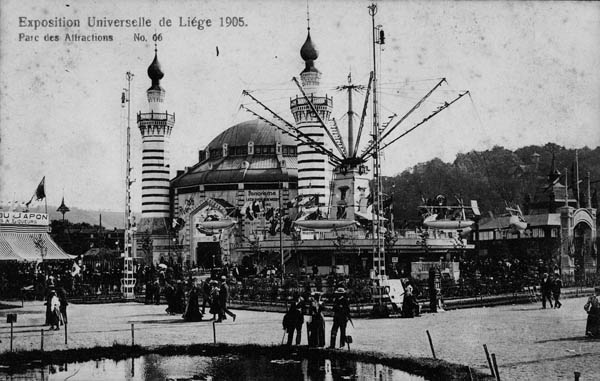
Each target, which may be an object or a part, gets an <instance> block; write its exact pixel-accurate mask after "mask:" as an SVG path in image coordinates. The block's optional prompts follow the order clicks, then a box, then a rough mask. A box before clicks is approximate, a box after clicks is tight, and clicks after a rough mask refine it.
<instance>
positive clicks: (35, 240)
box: [0, 232, 75, 262]
mask: <svg viewBox="0 0 600 381" xmlns="http://www.w3.org/2000/svg"><path fill="white" fill-rule="evenodd" d="M41 248H44V249H41ZM42 250H43V251H44V255H43V256H42ZM73 258H75V257H74V256H72V255H69V254H67V253H65V252H64V251H63V250H62V249H61V248H60V247H58V245H57V244H56V243H55V242H54V241H53V240H52V238H51V237H50V235H49V234H48V233H16V232H0V261H20V262H22V261H30V262H35V261H41V260H45V261H48V260H68V259H73Z"/></svg>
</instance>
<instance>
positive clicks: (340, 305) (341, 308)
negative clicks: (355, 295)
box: [329, 287, 350, 348]
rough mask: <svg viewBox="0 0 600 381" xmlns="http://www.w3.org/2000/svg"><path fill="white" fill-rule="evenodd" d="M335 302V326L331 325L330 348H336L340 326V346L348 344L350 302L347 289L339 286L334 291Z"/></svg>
mask: <svg viewBox="0 0 600 381" xmlns="http://www.w3.org/2000/svg"><path fill="white" fill-rule="evenodd" d="M334 297H335V300H334V302H333V326H332V327H331V338H330V339H331V340H330V342H329V348H335V341H336V336H337V331H338V328H339V330H340V348H342V347H343V346H344V345H346V324H348V320H350V304H349V303H348V299H346V290H344V289H343V288H341V287H340V288H338V289H336V290H335V293H334Z"/></svg>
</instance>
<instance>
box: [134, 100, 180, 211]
mask: <svg viewBox="0 0 600 381" xmlns="http://www.w3.org/2000/svg"><path fill="white" fill-rule="evenodd" d="M156 92H157V90H148V92H147V95H148V104H149V108H150V112H149V113H139V114H138V127H139V129H140V132H141V134H142V218H163V217H169V216H170V210H171V208H170V201H169V189H170V188H169V179H170V177H171V176H170V168H169V157H168V152H169V151H168V147H169V137H170V135H171V130H172V129H173V125H174V124H175V115H174V114H169V113H167V112H166V111H163V104H162V102H163V101H164V90H162V89H161V90H160V92H161V93H163V94H161V96H156V94H155V93H156Z"/></svg>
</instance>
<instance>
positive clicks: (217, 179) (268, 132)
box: [171, 119, 298, 188]
mask: <svg viewBox="0 0 600 381" xmlns="http://www.w3.org/2000/svg"><path fill="white" fill-rule="evenodd" d="M250 141H252V142H253V143H254V146H255V147H256V146H274V145H276V143H278V142H280V143H281V144H282V146H293V147H296V145H297V142H296V141H295V140H294V138H292V137H291V136H288V135H285V134H283V133H281V132H280V131H279V130H278V129H276V128H275V127H272V126H270V125H269V124H267V123H265V122H263V121H261V120H258V119H257V120H251V121H246V122H242V123H239V124H236V125H235V126H232V127H230V128H228V129H227V130H225V131H223V132H222V133H221V134H219V135H218V136H217V137H216V138H215V139H213V141H212V142H210V143H209V144H208V146H207V150H208V151H209V152H210V150H211V149H222V147H223V144H227V146H228V148H229V149H230V151H229V152H230V154H229V155H228V156H226V157H217V158H210V157H209V158H207V159H206V160H204V161H202V162H200V163H198V164H196V165H195V166H193V167H191V168H190V169H189V170H188V171H187V172H185V173H184V174H182V175H180V176H178V177H176V178H175V179H173V181H172V183H171V185H172V186H173V187H175V188H181V187H190V186H197V185H200V184H202V185H206V184H232V183H264V182H268V183H272V182H279V181H283V182H296V181H297V179H298V165H297V159H296V157H295V156H289V154H288V155H286V156H282V155H277V154H275V153H272V154H264V153H261V154H254V155H233V152H232V151H233V150H231V148H233V147H247V146H248V142H250Z"/></svg>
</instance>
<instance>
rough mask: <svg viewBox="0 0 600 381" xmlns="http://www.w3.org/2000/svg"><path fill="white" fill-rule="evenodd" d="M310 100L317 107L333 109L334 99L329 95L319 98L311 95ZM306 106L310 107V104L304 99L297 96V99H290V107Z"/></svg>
mask: <svg viewBox="0 0 600 381" xmlns="http://www.w3.org/2000/svg"><path fill="white" fill-rule="evenodd" d="M308 98H309V99H310V102H311V103H312V104H313V105H315V106H329V107H333V98H332V97H328V96H327V95H325V96H324V97H319V96H317V97H315V96H314V95H312V94H311V95H310V96H309V97H308ZM306 105H308V102H307V101H306V99H304V97H298V96H296V98H292V99H290V107H295V106H306Z"/></svg>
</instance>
